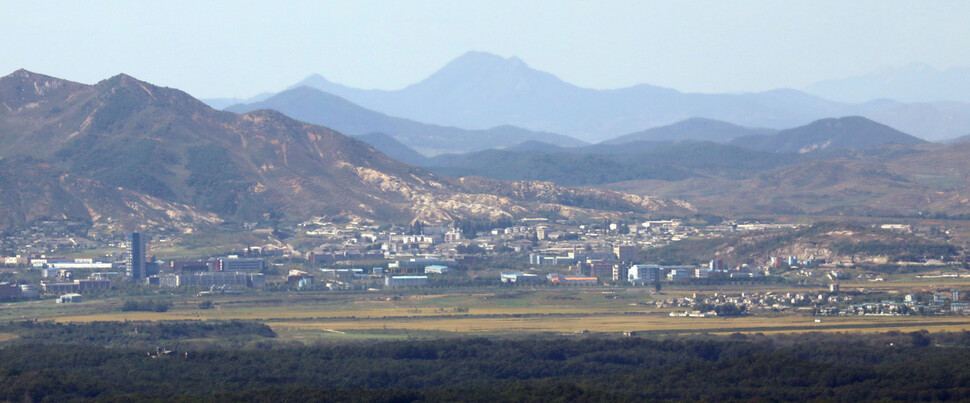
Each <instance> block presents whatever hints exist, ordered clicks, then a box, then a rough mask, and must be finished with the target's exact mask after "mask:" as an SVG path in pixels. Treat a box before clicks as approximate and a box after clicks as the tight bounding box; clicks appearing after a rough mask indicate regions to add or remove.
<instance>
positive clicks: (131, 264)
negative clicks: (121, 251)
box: [125, 232, 145, 280]
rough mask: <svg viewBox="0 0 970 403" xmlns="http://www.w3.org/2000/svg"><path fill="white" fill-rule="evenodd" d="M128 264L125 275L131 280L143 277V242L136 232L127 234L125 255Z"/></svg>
mask: <svg viewBox="0 0 970 403" xmlns="http://www.w3.org/2000/svg"><path fill="white" fill-rule="evenodd" d="M125 260H126V262H125V263H127V265H128V273H127V276H128V277H129V278H131V279H132V280H139V279H141V278H142V277H145V242H144V240H143V239H142V237H141V234H140V233H138V232H131V233H129V234H128V252H127V256H126V259H125Z"/></svg>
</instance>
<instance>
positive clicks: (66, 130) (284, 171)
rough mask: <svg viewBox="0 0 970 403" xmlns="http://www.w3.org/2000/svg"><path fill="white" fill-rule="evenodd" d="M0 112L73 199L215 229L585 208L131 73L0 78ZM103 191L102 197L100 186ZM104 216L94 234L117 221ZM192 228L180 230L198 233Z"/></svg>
mask: <svg viewBox="0 0 970 403" xmlns="http://www.w3.org/2000/svg"><path fill="white" fill-rule="evenodd" d="M45 83H53V84H45ZM38 88H40V90H38ZM0 104H2V105H6V107H4V108H0V159H8V158H14V157H19V156H23V157H30V158H36V159H38V160H41V161H44V162H43V163H44V164H49V165H50V166H51V167H52V169H56V170H57V171H58V172H65V173H67V174H68V175H69V176H68V177H76V178H79V179H81V180H82V182H83V183H82V184H84V186H85V187H84V188H83V189H75V191H77V192H88V191H90V192H94V193H93V196H92V197H95V196H96V197H103V198H110V197H112V196H111V195H110V194H108V193H106V190H105V189H112V188H114V189H121V190H125V191H130V192H133V194H135V196H132V197H136V196H137V195H145V196H148V197H150V199H147V200H151V201H152V203H161V202H165V203H178V204H179V205H185V206H190V207H192V208H197V209H198V210H199V212H200V214H209V213H212V214H215V215H216V218H217V219H219V220H255V221H279V220H301V219H306V218H308V217H310V216H319V217H324V218H334V217H362V218H368V219H377V220H387V221H395V222H402V221H404V222H406V221H410V220H422V221H425V222H442V221H449V220H454V219H457V218H476V219H494V218H499V217H516V216H522V215H525V214H537V213H538V212H540V211H545V212H546V213H548V214H553V215H556V214H559V213H558V212H568V213H576V211H579V210H583V209H584V208H579V207H573V206H568V205H558V204H556V203H554V202H548V201H544V200H541V199H537V200H525V199H522V198H518V199H510V198H508V197H503V196H497V195H494V194H484V193H472V192H469V191H468V189H465V188H464V187H463V185H462V184H461V182H460V181H456V180H453V179H451V178H439V177H437V176H436V175H433V174H431V173H428V172H427V171H425V170H422V169H420V168H416V167H412V166H409V165H406V164H404V163H401V162H398V161H396V160H393V159H391V158H389V157H387V156H385V155H384V154H381V153H380V152H378V151H377V150H375V149H374V148H373V147H371V146H369V145H367V144H366V143H364V142H362V141H360V140H356V139H353V138H350V137H347V136H344V135H342V134H340V133H338V132H336V131H333V130H331V129H329V128H326V127H322V126H316V125H310V124H307V123H303V122H299V121H296V120H293V119H291V118H289V117H287V116H285V115H283V114H282V113H279V112H275V111H268V110H261V111H254V112H250V113H247V114H243V115H237V114H234V113H231V112H223V111H216V110H213V109H211V108H209V107H208V106H207V105H205V104H204V103H202V102H201V101H199V100H197V99H195V98H193V97H191V96H190V95H188V94H186V93H184V92H182V91H180V90H177V89H172V88H164V87H158V86H154V85H152V84H150V83H146V82H142V81H139V80H137V79H135V78H132V77H130V76H127V75H123V74H122V75H117V76H114V77H111V78H108V79H105V80H102V81H100V82H98V83H97V84H94V85H85V84H77V83H73V84H69V82H65V83H62V82H59V81H52V80H51V79H50V78H49V77H47V76H42V75H36V76H32V75H29V74H27V75H25V74H24V73H17V74H12V75H8V76H5V77H3V78H0ZM14 106H16V108H14ZM10 172H14V171H10ZM17 172H28V173H29V172H33V171H30V170H21V171H17ZM35 174H36V173H35ZM10 175H14V174H12V173H11V174H10ZM27 179H30V178H27ZM7 180H10V178H7ZM15 183H16V184H17V185H16V186H20V187H22V186H25V184H28V183H30V182H29V181H28V182H24V181H20V182H15ZM99 183H100V184H104V185H106V187H99V186H95V184H99ZM505 186H523V185H521V184H513V183H508V184H505ZM535 186H539V185H535ZM543 186H546V187H548V188H549V189H550V190H549V191H547V192H546V193H545V195H547V197H551V196H548V195H552V194H555V193H556V192H562V193H563V194H565V193H577V194H587V195H590V196H589V198H588V199H586V200H601V201H602V202H603V205H605V206H612V205H616V203H620V205H623V206H624V211H636V212H639V213H643V214H651V212H652V211H655V209H661V210H664V211H670V212H681V213H683V212H688V211H689V205H686V204H683V203H680V202H676V201H673V202H668V201H664V200H659V199H653V198H642V197H639V196H637V197H633V198H630V197H628V196H627V195H622V194H619V193H603V192H602V191H590V190H584V189H565V188H560V187H556V186H555V185H552V184H547V185H543ZM137 197H141V196H137ZM62 199H63V198H62ZM59 200H60V199H59ZM63 200H65V202H67V200H66V199H63ZM564 200H567V201H568V200H569V199H568V198H567V199H564ZM648 200H649V202H648ZM74 205H76V204H74ZM173 206H174V205H173ZM7 207H9V208H10V209H11V210H10V211H3V214H10V215H11V216H24V217H26V216H27V215H25V214H23V211H21V210H22V209H24V208H26V206H24V205H23V204H22V203H14V202H11V203H10V204H8V205H7ZM54 211H56V209H54ZM602 213H603V214H607V215H609V214H615V212H609V211H603V212H602ZM597 214H598V213H597ZM35 216H36V215H35ZM92 216H93V215H92ZM98 216H99V218H94V219H93V220H94V221H95V222H94V224H98V223H102V224H103V223H105V222H109V221H111V220H112V219H113V218H112V217H108V216H105V215H103V214H99V215H98ZM141 218H142V219H143V220H144V222H148V217H145V216H143V217H141ZM177 218H178V217H176V218H173V220H175V219H177ZM191 221H192V220H190V219H186V220H185V221H184V222H182V223H181V224H182V225H187V226H191V225H192V223H191Z"/></svg>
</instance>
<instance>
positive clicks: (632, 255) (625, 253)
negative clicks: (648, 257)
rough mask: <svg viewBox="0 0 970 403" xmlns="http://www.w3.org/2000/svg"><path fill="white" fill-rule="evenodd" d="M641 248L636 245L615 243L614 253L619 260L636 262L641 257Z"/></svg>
mask: <svg viewBox="0 0 970 403" xmlns="http://www.w3.org/2000/svg"><path fill="white" fill-rule="evenodd" d="M639 252H640V248H638V247H637V246H636V245H613V254H614V255H616V258H617V259H618V260H621V261H624V262H635V261H636V260H637V259H639V258H640V257H639Z"/></svg>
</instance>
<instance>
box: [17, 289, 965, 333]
mask: <svg viewBox="0 0 970 403" xmlns="http://www.w3.org/2000/svg"><path fill="white" fill-rule="evenodd" d="M937 282H938V283H939V281H937ZM878 286H879V287H880V289H881V290H884V291H887V292H894V291H895V292H897V293H898V292H901V291H902V290H901V289H898V286H896V285H894V284H892V283H881V284H878ZM766 289H769V288H768V287H766ZM770 289H774V287H770ZM689 294H690V293H689V292H687V291H684V290H665V291H664V293H662V294H654V293H650V292H646V291H642V290H640V292H625V291H622V290H618V291H616V292H613V291H603V290H592V289H590V290H584V289H558V290H538V291H536V290H521V289H509V290H500V291H497V292H486V293H483V292H478V293H468V292H465V293H462V292H451V293H448V292H442V293H440V294H430V295H425V294H423V293H422V294H416V293H413V294H409V293H393V294H389V293H313V292H304V293H290V294H284V295H280V294H271V295H266V294H248V295H221V296H213V297H205V298H202V297H196V298H188V299H184V300H180V301H178V302H176V303H175V304H173V305H172V307H171V308H170V309H169V310H168V311H166V312H126V311H122V310H121V306H122V303H123V301H122V300H121V299H118V298H109V299H103V300H95V301H90V302H84V303H80V304H72V305H70V306H66V305H55V304H52V303H50V302H49V301H47V302H33V303H21V304H5V305H4V306H3V308H2V309H0V320H16V319H36V320H42V321H48V320H50V321H57V322H76V323H83V322H100V321H170V320H233V319H242V320H254V321H258V322H263V323H266V324H268V325H269V326H270V327H272V328H273V330H274V331H275V332H277V333H278V334H279V335H280V337H281V338H283V339H292V340H299V341H304V342H313V341H315V340H331V339H355V338H410V337H449V336H453V335H461V336H465V335H515V334H540V333H542V334H549V333H556V334H562V333H576V332H590V333H619V332H627V331H635V332H639V333H643V334H691V333H735V332H743V333H759V332H760V333H797V332H806V331H824V332H884V331H887V330H900V331H913V330H919V329H927V330H931V331H942V330H948V331H959V330H963V329H970V317H965V316H945V317H943V316H941V317H934V316H865V317H862V316H849V317H832V318H823V319H822V320H821V322H815V318H814V317H813V316H811V313H810V310H806V309H801V310H796V311H787V312H758V313H756V314H754V315H749V316H742V317H679V316H678V317H673V316H670V313H671V312H684V309H683V308H658V307H656V306H655V305H654V304H653V302H654V301H656V300H658V299H668V298H683V297H685V296H688V295H689ZM153 298H158V299H163V298H165V297H164V296H156V297H153ZM203 301H211V303H212V304H211V307H210V308H209V309H201V308H200V306H199V304H200V303H201V302H203Z"/></svg>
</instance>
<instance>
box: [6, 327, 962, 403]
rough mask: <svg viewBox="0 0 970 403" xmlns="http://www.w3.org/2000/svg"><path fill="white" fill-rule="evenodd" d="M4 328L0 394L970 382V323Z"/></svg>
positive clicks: (838, 389)
mask: <svg viewBox="0 0 970 403" xmlns="http://www.w3.org/2000/svg"><path fill="white" fill-rule="evenodd" d="M3 327H4V329H2V330H3V331H4V332H7V333H16V334H21V335H23V337H21V338H19V339H15V340H13V341H8V342H5V344H4V347H3V348H2V349H0V400H3V401H15V400H16V401H72V400H74V401H83V400H98V401H150V400H183V401H192V400H218V401H274V402H279V401H347V400H354V401H387V402H390V401H395V402H407V401H510V400H514V401H644V400H651V401H654V400H670V401H673V400H676V401H682V400H690V401H698V400H728V401H730V400H798V401H804V400H826V401H831V400H841V401H862V400H906V401H913V400H949V399H960V398H963V397H965V396H968V395H970V368H968V367H967V365H966V363H967V362H968V360H970V349H968V347H970V332H966V331H964V332H955V333H936V334H930V333H927V332H925V331H920V332H912V333H901V332H889V333H883V334H874V335H858V334H851V335H850V334H821V333H810V334H801V335H780V336H764V335H760V334H759V335H742V334H735V335H731V336H692V337H686V338H683V337H678V338H673V337H660V336H656V337H654V336H651V337H619V336H615V335H610V336H603V335H570V336H554V335H547V336H538V335H537V336H529V337H518V338H451V339H437V340H414V341H380V342H376V341H367V342H365V341H355V342H349V341H344V342H332V343H325V344H317V345H310V346H306V345H303V344H300V343H296V342H292V341H290V342H286V341H278V340H276V339H275V338H274V337H273V336H274V335H273V334H272V332H271V331H270V330H269V329H268V328H266V327H265V326H264V325H260V324H251V323H244V322H226V323H202V322H181V323H168V324H146V323H140V324H139V323H134V322H128V323H96V324H88V325H55V324H36V323H35V324H17V323H12V324H9V325H4V326H3ZM133 328H139V329H141V330H140V331H139V333H138V334H139V335H145V334H148V336H144V337H148V339H141V341H142V343H135V344H128V343H127V342H128V341H131V340H114V341H112V340H109V339H105V338H104V337H105V336H103V335H104V334H110V333H111V332H116V333H131V330H132V329H133ZM232 331H239V332H241V333H249V334H250V335H251V336H259V337H262V338H263V341H260V342H256V343H250V344H247V345H243V346H237V347H233V348H226V347H225V346H221V345H220V343H219V342H215V341H211V340H217V339H215V338H214V337H218V336H220V335H225V334H226V333H227V332H228V333H231V332H232ZM139 337H141V336H139ZM151 338H154V340H151ZM188 338H209V340H210V341H209V343H210V344H208V345H202V344H193V345H191V346H192V347H187V348H185V349H184V350H176V349H171V350H168V348H169V345H163V346H160V347H162V348H148V347H147V345H148V344H146V343H147V342H149V341H158V342H159V343H166V342H167V343H176V344H177V342H178V340H182V341H186V340H189V339H188ZM84 340H91V342H83V341H84ZM123 341H124V342H123ZM11 343H13V344H11ZM14 346H15V347H16V348H13V347H14Z"/></svg>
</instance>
